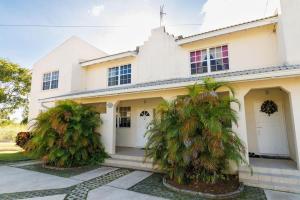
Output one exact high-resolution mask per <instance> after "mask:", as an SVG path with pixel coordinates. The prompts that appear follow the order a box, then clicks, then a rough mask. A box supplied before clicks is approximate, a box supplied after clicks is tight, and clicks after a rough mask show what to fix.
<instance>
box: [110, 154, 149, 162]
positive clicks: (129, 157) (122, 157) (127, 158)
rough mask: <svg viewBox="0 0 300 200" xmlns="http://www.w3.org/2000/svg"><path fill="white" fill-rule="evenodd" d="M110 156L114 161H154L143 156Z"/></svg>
mask: <svg viewBox="0 0 300 200" xmlns="http://www.w3.org/2000/svg"><path fill="white" fill-rule="evenodd" d="M109 156H110V157H111V158H114V159H122V160H132V161H140V162H144V161H146V162H152V159H148V158H146V159H145V157H142V156H131V155H122V154H110V155H109Z"/></svg>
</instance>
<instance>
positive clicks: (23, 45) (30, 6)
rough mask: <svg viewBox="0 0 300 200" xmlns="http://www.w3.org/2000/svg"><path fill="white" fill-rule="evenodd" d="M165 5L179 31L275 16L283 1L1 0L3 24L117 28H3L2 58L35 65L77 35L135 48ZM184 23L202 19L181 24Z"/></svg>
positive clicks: (108, 48) (169, 23)
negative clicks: (160, 8) (41, 58)
mask: <svg viewBox="0 0 300 200" xmlns="http://www.w3.org/2000/svg"><path fill="white" fill-rule="evenodd" d="M162 4H164V5H165V11H166V12H167V15H166V17H165V25H166V29H167V31H168V32H169V33H171V34H174V35H184V36H186V35H190V34H195V33H198V32H200V31H204V30H208V29H214V28H218V27H221V26H226V25H230V24H235V23H239V22H242V21H248V20H251V19H255V18H260V17H264V16H268V15H272V14H273V13H274V11H275V9H276V8H277V7H278V0H209V1H207V0H51V1H50V0H49V1H46V0H0V25H1V24H46V25H108V26H121V27H118V28H36V27H34V28H33V27H1V26H0V57H2V58H7V59H9V60H11V61H13V62H16V63H18V64H20V65H21V66H24V67H28V68H30V67H31V66H32V64H33V63H34V62H35V61H37V60H38V59H39V58H40V57H42V56H44V55H45V54H47V53H48V52H49V51H51V50H52V49H53V48H55V47H56V46H58V45H59V44H60V43H62V42H63V41H64V40H66V39H67V38H69V37H70V36H72V35H77V36H79V37H80V38H82V39H84V40H86V41H88V42H89V43H91V44H93V45H94V46H96V47H98V48H99V49H101V50H103V51H105V52H107V53H115V52H119V51H124V50H131V49H135V47H136V46H138V45H141V44H143V42H144V41H145V40H147V37H148V36H149V34H150V31H151V29H152V28H155V27H158V26H159V6H160V5H162ZM180 24H202V25H198V26H178V25H180Z"/></svg>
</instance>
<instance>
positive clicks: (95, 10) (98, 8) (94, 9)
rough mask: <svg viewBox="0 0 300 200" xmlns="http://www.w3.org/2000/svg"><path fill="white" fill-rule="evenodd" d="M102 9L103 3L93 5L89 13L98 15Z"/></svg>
mask: <svg viewBox="0 0 300 200" xmlns="http://www.w3.org/2000/svg"><path fill="white" fill-rule="evenodd" d="M103 10H104V5H96V6H93V7H92V9H91V10H89V13H90V14H91V15H93V16H95V17H97V16H99V15H100V14H101V13H102V12H103Z"/></svg>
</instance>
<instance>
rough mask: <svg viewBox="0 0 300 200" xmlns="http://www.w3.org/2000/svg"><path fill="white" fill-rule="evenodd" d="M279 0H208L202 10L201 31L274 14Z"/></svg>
mask: <svg viewBox="0 0 300 200" xmlns="http://www.w3.org/2000/svg"><path fill="white" fill-rule="evenodd" d="M277 8H279V0H207V2H206V3H205V4H204V6H203V7H202V10H201V15H203V20H202V23H203V24H202V26H201V31H206V30H211V29H216V28H220V27H225V26H229V25H233V24H238V23H241V22H245V21H250V20H254V19H258V18H263V17H267V16H270V15H274V14H275V12H276V9H277Z"/></svg>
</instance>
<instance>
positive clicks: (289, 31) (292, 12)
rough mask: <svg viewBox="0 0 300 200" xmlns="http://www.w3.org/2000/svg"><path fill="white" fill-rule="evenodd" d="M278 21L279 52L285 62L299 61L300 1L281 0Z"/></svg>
mask: <svg viewBox="0 0 300 200" xmlns="http://www.w3.org/2000/svg"><path fill="white" fill-rule="evenodd" d="M280 3H281V13H280V14H279V23H278V43H279V46H280V49H279V53H280V55H281V59H282V62H284V63H286V64H299V63H300V50H299V46H300V37H299V36H300V25H299V19H300V12H299V10H300V1H299V0H281V1H280Z"/></svg>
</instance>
